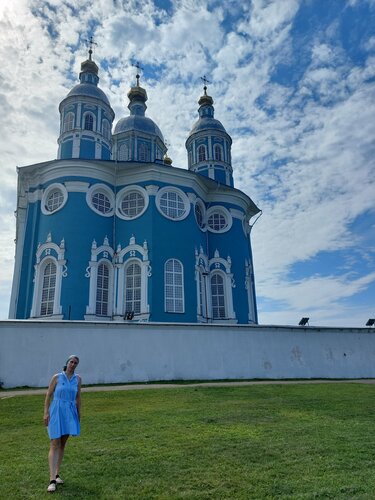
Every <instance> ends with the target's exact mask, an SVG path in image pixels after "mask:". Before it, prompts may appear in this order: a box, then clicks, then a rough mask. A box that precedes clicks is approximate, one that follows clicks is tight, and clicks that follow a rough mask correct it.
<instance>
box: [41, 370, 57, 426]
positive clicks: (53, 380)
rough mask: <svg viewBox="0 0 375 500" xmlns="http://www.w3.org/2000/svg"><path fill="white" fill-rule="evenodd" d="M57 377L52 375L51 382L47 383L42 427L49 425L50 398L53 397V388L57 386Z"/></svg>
mask: <svg viewBox="0 0 375 500" xmlns="http://www.w3.org/2000/svg"><path fill="white" fill-rule="evenodd" d="M57 377H58V375H57V374H56V375H54V376H53V377H52V378H51V382H50V383H49V386H48V389H47V394H46V399H45V400H44V417H43V420H44V425H48V424H49V405H50V403H51V398H52V396H53V393H54V391H55V387H56V384H57Z"/></svg>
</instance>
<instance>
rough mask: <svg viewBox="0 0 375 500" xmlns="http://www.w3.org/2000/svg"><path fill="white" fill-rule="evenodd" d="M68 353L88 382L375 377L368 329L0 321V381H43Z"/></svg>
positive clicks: (374, 336)
mask: <svg viewBox="0 0 375 500" xmlns="http://www.w3.org/2000/svg"><path fill="white" fill-rule="evenodd" d="M70 354H77V355H78V356H79V357H80V359H81V362H80V365H79V369H78V373H80V375H81V376H82V378H83V382H84V384H99V383H100V384H103V383H107V384H109V383H126V382H150V381H157V380H218V379H228V380H230V379H274V380H278V379H295V378H298V379H314V378H325V379H350V378H353V379H354V378H375V331H374V330H371V329H369V328H324V327H295V326H267V325H262V326H260V325H256V326H244V325H242V326H239V325H232V326H230V325H199V324H166V323H148V324H144V323H143V324H142V323H127V324H120V323H117V324H116V323H115V324H113V323H112V324H111V323H99V322H97V323H94V322H92V323H91V322H56V321H36V320H35V321H11V320H8V321H1V322H0V384H1V385H2V386H3V387H4V388H11V387H18V386H25V385H27V386H30V387H46V386H47V385H48V382H49V380H50V378H51V376H52V375H53V374H54V373H56V372H57V371H59V370H61V368H62V366H63V364H64V361H65V360H66V358H67V356H69V355H70Z"/></svg>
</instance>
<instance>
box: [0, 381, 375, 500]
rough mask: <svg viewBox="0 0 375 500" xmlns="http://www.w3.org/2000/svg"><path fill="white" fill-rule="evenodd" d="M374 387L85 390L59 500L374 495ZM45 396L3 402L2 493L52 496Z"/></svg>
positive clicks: (0, 433)
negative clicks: (62, 499)
mask: <svg viewBox="0 0 375 500" xmlns="http://www.w3.org/2000/svg"><path fill="white" fill-rule="evenodd" d="M374 396H375V387H374V386H373V385H360V384H349V383H348V384H346V383H345V384H337V385H336V384H324V383H323V384H311V385H277V384H275V385H267V386H265V385H254V386H246V387H225V388H224V387H210V388H203V387H196V388H181V389H156V390H139V391H123V392H122V391H115V392H112V391H111V392H104V393H85V394H84V395H83V416H82V435H81V437H79V438H70V440H69V442H68V445H67V449H66V455H65V460H64V464H63V468H62V472H61V475H62V476H63V478H64V479H65V481H66V484H65V485H63V486H60V487H59V488H58V491H57V492H56V493H55V496H56V497H66V498H103V499H127V500H136V499H142V500H145V499H147V500H148V499H150V500H151V499H160V500H162V499H214V500H221V499H231V500H234V499H246V500H247V499H272V498H278V499H279V498H280V499H327V498H334V499H374V498H375V425H374V424H375V409H374V408H375V406H374ZM43 400H44V398H43V397H42V396H17V397H13V398H9V399H4V400H1V401H0V498H1V499H7V498H12V499H13V498H15V499H17V498H25V499H27V498H38V499H39V498H48V494H47V492H46V487H47V484H48V470H47V469H48V467H47V453H48V447H49V443H48V437H47V434H46V430H45V428H44V427H43V425H42V413H43Z"/></svg>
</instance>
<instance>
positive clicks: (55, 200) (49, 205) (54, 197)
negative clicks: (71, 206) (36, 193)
mask: <svg viewBox="0 0 375 500" xmlns="http://www.w3.org/2000/svg"><path fill="white" fill-rule="evenodd" d="M63 202H64V195H63V194H62V192H61V191H60V189H54V190H53V191H51V193H50V194H49V195H48V198H47V201H46V209H47V210H48V211H49V212H54V211H55V210H57V209H58V208H60V207H61V205H62V204H63Z"/></svg>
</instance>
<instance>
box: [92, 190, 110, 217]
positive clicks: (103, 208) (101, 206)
mask: <svg viewBox="0 0 375 500" xmlns="http://www.w3.org/2000/svg"><path fill="white" fill-rule="evenodd" d="M91 203H92V205H93V207H94V208H95V209H96V210H97V211H98V212H100V213H102V214H107V213H108V212H110V211H111V209H112V206H111V202H110V201H109V198H108V196H106V195H105V194H104V193H101V192H100V191H99V192H96V193H94V194H93V196H92V198H91Z"/></svg>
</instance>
